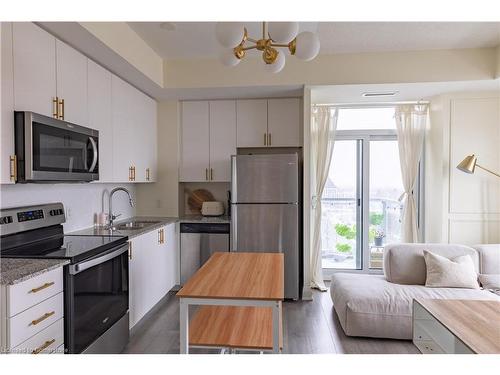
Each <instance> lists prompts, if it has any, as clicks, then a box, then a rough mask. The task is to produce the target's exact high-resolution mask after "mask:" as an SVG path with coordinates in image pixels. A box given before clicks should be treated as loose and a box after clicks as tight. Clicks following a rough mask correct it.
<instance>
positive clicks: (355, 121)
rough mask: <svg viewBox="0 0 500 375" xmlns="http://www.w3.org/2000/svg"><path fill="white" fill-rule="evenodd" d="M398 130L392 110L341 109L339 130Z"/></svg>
mask: <svg viewBox="0 0 500 375" xmlns="http://www.w3.org/2000/svg"><path fill="white" fill-rule="evenodd" d="M366 129H396V121H395V120H394V107H392V108H369V109H366V108H341V109H340V110H339V119H338V123H337V130H366Z"/></svg>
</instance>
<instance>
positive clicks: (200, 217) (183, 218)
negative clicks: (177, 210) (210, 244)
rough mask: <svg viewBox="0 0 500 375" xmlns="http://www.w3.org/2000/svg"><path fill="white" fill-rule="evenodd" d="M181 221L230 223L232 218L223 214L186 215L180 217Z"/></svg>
mask: <svg viewBox="0 0 500 375" xmlns="http://www.w3.org/2000/svg"><path fill="white" fill-rule="evenodd" d="M179 222H181V223H209V224H216V223H222V224H226V223H230V222H231V218H230V217H229V216H227V215H223V216H203V215H184V216H181V217H180V218H179Z"/></svg>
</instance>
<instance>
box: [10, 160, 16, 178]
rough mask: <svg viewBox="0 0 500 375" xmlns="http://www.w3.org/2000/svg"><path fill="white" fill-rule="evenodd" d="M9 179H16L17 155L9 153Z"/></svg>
mask: <svg viewBox="0 0 500 375" xmlns="http://www.w3.org/2000/svg"><path fill="white" fill-rule="evenodd" d="M10 180H11V181H12V182H16V181H17V155H10Z"/></svg>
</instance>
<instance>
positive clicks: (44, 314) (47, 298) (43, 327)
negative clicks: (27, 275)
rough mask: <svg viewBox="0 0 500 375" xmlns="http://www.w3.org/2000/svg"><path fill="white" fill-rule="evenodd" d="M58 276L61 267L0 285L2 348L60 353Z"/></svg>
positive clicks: (60, 288)
mask: <svg viewBox="0 0 500 375" xmlns="http://www.w3.org/2000/svg"><path fill="white" fill-rule="evenodd" d="M62 279H63V268H62V267H59V268H57V269H55V270H52V271H49V272H46V273H43V274H41V275H39V276H36V277H33V278H31V279H28V280H26V281H23V282H21V283H18V284H14V285H5V286H2V291H1V293H0V298H1V300H0V308H1V310H0V312H1V314H0V315H1V330H0V332H1V348H2V351H4V350H5V351H6V352H7V353H16V354H23V353H27V354H41V353H63V352H64V295H63V285H62ZM61 348H62V350H59V349H61Z"/></svg>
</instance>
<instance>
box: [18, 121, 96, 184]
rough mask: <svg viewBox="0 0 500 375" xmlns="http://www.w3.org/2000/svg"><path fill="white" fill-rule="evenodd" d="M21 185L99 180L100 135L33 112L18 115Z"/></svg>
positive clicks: (19, 177) (19, 179) (19, 174)
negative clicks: (25, 183)
mask: <svg viewBox="0 0 500 375" xmlns="http://www.w3.org/2000/svg"><path fill="white" fill-rule="evenodd" d="M14 126H15V128H14V134H15V152H16V158H17V182H71V181H75V182H89V181H94V180H98V179H99V132H98V131H97V130H94V129H89V128H86V127H83V126H79V125H75V124H72V123H70V122H66V121H62V120H58V119H55V118H52V117H47V116H44V115H40V114H38V113H33V112H17V111H16V112H15V113H14Z"/></svg>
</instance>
